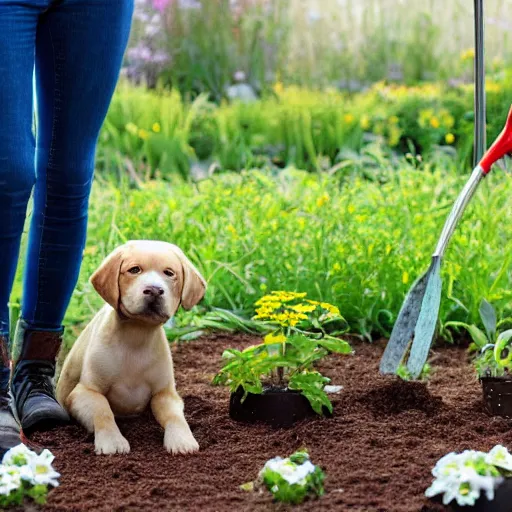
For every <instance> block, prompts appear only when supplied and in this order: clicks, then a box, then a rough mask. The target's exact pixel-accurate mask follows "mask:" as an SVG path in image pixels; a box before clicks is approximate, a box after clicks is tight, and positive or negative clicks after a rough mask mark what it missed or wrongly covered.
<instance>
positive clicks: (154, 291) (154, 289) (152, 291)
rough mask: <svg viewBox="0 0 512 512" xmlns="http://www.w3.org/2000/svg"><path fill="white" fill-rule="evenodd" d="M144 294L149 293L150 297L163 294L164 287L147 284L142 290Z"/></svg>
mask: <svg viewBox="0 0 512 512" xmlns="http://www.w3.org/2000/svg"><path fill="white" fill-rule="evenodd" d="M142 293H143V294H144V295H151V296H152V297H158V296H159V295H163V294H164V289H163V288H160V286H147V287H146V288H144V291H143V292H142Z"/></svg>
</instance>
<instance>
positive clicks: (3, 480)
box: [0, 465, 21, 496]
mask: <svg viewBox="0 0 512 512" xmlns="http://www.w3.org/2000/svg"><path fill="white" fill-rule="evenodd" d="M20 485H21V478H20V468H18V467H17V466H4V465H2V466H0V494H3V495H4V496H9V494H11V492H12V491H15V490H16V489H18V488H19V487H20Z"/></svg>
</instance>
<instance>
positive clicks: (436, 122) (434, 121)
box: [430, 116, 441, 128]
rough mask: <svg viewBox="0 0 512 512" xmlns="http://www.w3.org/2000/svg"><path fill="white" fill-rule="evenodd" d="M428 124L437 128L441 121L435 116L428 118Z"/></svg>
mask: <svg viewBox="0 0 512 512" xmlns="http://www.w3.org/2000/svg"><path fill="white" fill-rule="evenodd" d="M430 126H432V128H439V126H441V123H440V122H439V119H438V118H437V117H436V116H434V117H432V118H431V119H430Z"/></svg>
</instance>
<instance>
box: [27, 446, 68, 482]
mask: <svg viewBox="0 0 512 512" xmlns="http://www.w3.org/2000/svg"><path fill="white" fill-rule="evenodd" d="M53 459H55V456H54V455H53V454H52V453H51V452H50V451H49V450H43V451H42V452H41V454H40V455H36V456H35V457H33V458H32V460H31V461H30V462H29V467H30V469H31V470H32V483H33V484H34V485H36V484H43V485H53V487H57V486H58V485H59V482H58V480H57V479H58V478H59V477H60V473H57V471H55V470H54V469H53V466H52V462H53Z"/></svg>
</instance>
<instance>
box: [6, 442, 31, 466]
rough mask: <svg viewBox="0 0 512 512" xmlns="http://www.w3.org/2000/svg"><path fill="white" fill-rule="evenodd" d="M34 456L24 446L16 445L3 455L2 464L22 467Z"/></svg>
mask: <svg viewBox="0 0 512 512" xmlns="http://www.w3.org/2000/svg"><path fill="white" fill-rule="evenodd" d="M35 456H36V453H35V452H33V451H32V450H30V449H29V448H27V447H26V446H25V445H24V444H18V445H17V446H15V447H14V448H11V449H10V450H8V451H7V452H6V453H5V455H4V457H3V459H2V464H5V465H7V466H24V465H25V464H28V463H29V462H30V461H31V460H32V458H33V457H35Z"/></svg>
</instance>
